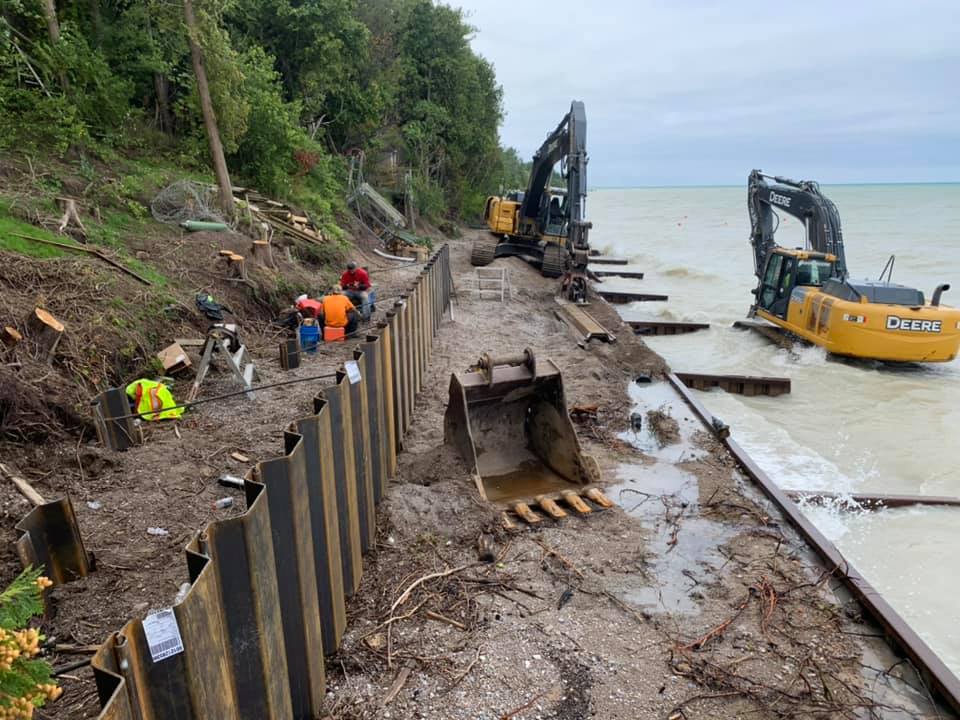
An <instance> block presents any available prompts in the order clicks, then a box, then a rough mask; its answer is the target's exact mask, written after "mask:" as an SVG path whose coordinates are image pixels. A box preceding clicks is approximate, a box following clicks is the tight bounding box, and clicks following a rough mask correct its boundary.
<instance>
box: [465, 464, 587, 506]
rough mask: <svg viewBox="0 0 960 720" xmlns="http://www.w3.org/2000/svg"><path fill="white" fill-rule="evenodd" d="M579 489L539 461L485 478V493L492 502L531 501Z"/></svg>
mask: <svg viewBox="0 0 960 720" xmlns="http://www.w3.org/2000/svg"><path fill="white" fill-rule="evenodd" d="M577 488H579V486H578V485H575V484H573V483H572V482H569V481H568V480H564V479H563V478H562V477H560V476H559V475H557V474H556V473H555V472H553V470H551V469H550V468H548V467H547V466H546V465H544V464H543V463H541V462H540V461H539V460H527V461H524V462H523V463H521V464H520V467H518V468H517V469H516V470H513V471H511V472H508V473H504V474H502V475H492V476H489V477H484V478H483V491H484V492H485V493H486V494H487V499H488V500H490V501H491V502H504V501H507V500H522V499H530V498H534V497H536V496H537V495H548V494H550V493H557V492H561V491H563V490H571V489H577Z"/></svg>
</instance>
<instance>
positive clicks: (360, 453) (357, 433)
mask: <svg viewBox="0 0 960 720" xmlns="http://www.w3.org/2000/svg"><path fill="white" fill-rule="evenodd" d="M354 362H356V363H357V366H358V367H359V368H361V371H360V379H359V380H358V381H357V382H355V383H354V382H350V380H349V379H348V378H347V377H346V376H341V377H340V378H338V381H339V383H340V384H341V385H344V384H345V385H346V387H347V394H348V396H349V398H350V402H349V405H350V408H351V412H352V414H353V415H352V419H351V425H350V430H351V432H352V433H353V467H354V478H353V481H354V482H355V483H356V486H357V510H358V513H359V516H360V517H359V519H360V551H361V552H363V553H365V552H367V550H369V549H370V548H371V547H373V542H374V538H375V537H376V534H377V528H376V512H377V511H376V507H375V505H374V500H373V478H372V474H373V471H372V468H371V450H370V414H371V413H370V408H369V407H368V406H367V402H366V394H367V391H366V385H367V378H366V376H365V373H364V372H363V370H362V368H363V353H362V352H358V353H355V354H354ZM361 564H362V559H361Z"/></svg>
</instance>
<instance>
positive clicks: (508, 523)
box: [500, 512, 520, 532]
mask: <svg viewBox="0 0 960 720" xmlns="http://www.w3.org/2000/svg"><path fill="white" fill-rule="evenodd" d="M500 522H501V523H502V524H503V529H504V530H506V531H507V532H516V531H517V530H519V529H520V528H518V527H517V524H516V523H515V522H514V521H513V520H511V519H510V515H508V514H507V513H505V512H503V513H500Z"/></svg>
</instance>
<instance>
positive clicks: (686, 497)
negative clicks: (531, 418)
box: [608, 462, 734, 615]
mask: <svg viewBox="0 0 960 720" xmlns="http://www.w3.org/2000/svg"><path fill="white" fill-rule="evenodd" d="M616 472H617V479H618V480H619V482H618V483H617V484H616V485H613V486H611V487H609V488H608V493H609V496H610V499H611V500H613V501H614V502H616V503H617V504H618V505H620V507H622V508H623V509H624V511H625V512H627V514H629V515H631V516H632V517H635V518H637V519H638V520H640V522H641V524H642V525H643V527H644V529H646V530H647V531H648V532H649V535H648V538H647V546H646V551H645V553H644V555H643V557H642V558H638V561H639V562H638V564H639V565H640V566H641V567H642V568H643V573H642V575H640V576H634V578H635V581H631V582H630V583H629V585H628V586H624V587H622V588H620V592H619V594H620V596H621V598H622V599H623V600H625V601H626V602H630V603H635V604H637V605H639V606H641V607H645V608H647V609H649V610H652V611H656V612H670V613H681V614H684V615H696V614H697V613H698V612H699V600H700V598H701V597H702V594H701V593H702V591H703V590H704V589H705V588H706V586H707V585H708V584H709V583H710V582H711V577H712V574H713V571H715V570H717V569H719V568H720V567H721V566H722V565H723V564H724V563H725V562H726V561H727V560H726V558H725V557H724V556H723V555H722V554H721V553H720V551H719V546H721V545H722V544H723V543H725V542H726V541H727V540H728V539H730V537H732V536H733V534H734V532H733V530H732V529H731V528H729V527H728V526H725V525H723V524H721V523H717V522H714V521H712V520H708V519H705V518H703V517H700V516H699V511H698V503H699V497H700V485H699V482H698V480H697V478H696V477H695V476H694V475H693V474H691V473H688V472H686V471H685V470H683V469H681V468H678V467H676V466H674V465H671V464H668V463H666V462H655V463H651V464H648V465H632V464H624V465H620V466H619V467H618V468H617V471H616Z"/></svg>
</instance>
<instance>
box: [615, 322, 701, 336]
mask: <svg viewBox="0 0 960 720" xmlns="http://www.w3.org/2000/svg"><path fill="white" fill-rule="evenodd" d="M627 325H629V326H630V327H631V328H633V332H634V333H635V334H637V335H683V334H685V333H692V332H697V331H698V330H709V329H710V324H709V323H695V322H669V321H666V320H628V321H627Z"/></svg>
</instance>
